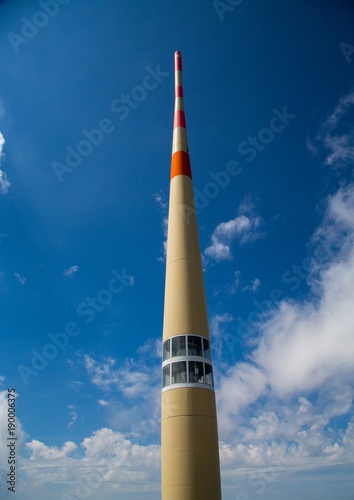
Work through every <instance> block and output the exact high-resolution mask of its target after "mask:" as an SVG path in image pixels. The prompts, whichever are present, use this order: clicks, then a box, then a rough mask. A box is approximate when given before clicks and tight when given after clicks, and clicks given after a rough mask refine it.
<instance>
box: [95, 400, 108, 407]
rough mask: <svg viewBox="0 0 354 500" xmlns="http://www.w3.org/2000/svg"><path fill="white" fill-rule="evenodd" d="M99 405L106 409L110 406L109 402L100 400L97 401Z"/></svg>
mask: <svg viewBox="0 0 354 500" xmlns="http://www.w3.org/2000/svg"><path fill="white" fill-rule="evenodd" d="M97 404H98V406H103V407H105V406H108V405H109V402H108V401H107V400H106V399H98V400H97Z"/></svg>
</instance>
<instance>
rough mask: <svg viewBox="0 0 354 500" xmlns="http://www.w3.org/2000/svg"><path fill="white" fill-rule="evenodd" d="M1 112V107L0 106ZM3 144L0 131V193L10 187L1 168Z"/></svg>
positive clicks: (3, 140)
mask: <svg viewBox="0 0 354 500" xmlns="http://www.w3.org/2000/svg"><path fill="white" fill-rule="evenodd" d="M0 112H1V108H0ZM4 144H5V138H4V136H3V135H2V133H1V132H0V194H6V193H7V192H8V190H9V187H10V185H11V184H10V181H9V179H8V177H7V174H6V173H5V172H4V171H3V170H1V158H2V157H3V152H2V151H3V147H4Z"/></svg>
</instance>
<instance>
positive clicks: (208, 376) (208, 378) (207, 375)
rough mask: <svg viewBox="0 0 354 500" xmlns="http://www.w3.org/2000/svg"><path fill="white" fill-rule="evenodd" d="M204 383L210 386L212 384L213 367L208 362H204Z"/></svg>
mask: <svg viewBox="0 0 354 500" xmlns="http://www.w3.org/2000/svg"><path fill="white" fill-rule="evenodd" d="M205 383H206V384H208V385H212V386H213V385H214V379H213V367H212V366H211V365H209V364H208V363H205Z"/></svg>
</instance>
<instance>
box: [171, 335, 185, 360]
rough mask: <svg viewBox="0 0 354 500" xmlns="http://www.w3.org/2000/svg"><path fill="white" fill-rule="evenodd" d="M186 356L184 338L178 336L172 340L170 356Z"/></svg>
mask: <svg viewBox="0 0 354 500" xmlns="http://www.w3.org/2000/svg"><path fill="white" fill-rule="evenodd" d="M185 355H186V337H185V336H184V335H180V336H179V337H173V339H172V356H185Z"/></svg>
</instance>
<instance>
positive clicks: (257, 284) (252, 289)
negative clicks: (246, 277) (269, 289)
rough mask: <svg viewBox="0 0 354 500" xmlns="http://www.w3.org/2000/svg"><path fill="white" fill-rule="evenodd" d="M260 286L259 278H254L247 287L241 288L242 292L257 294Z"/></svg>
mask: <svg viewBox="0 0 354 500" xmlns="http://www.w3.org/2000/svg"><path fill="white" fill-rule="evenodd" d="M260 286H261V280H260V279H259V278H254V280H253V281H251V283H250V284H249V285H247V286H245V287H244V288H242V291H243V292H253V293H255V292H257V290H259V287H260Z"/></svg>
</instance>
